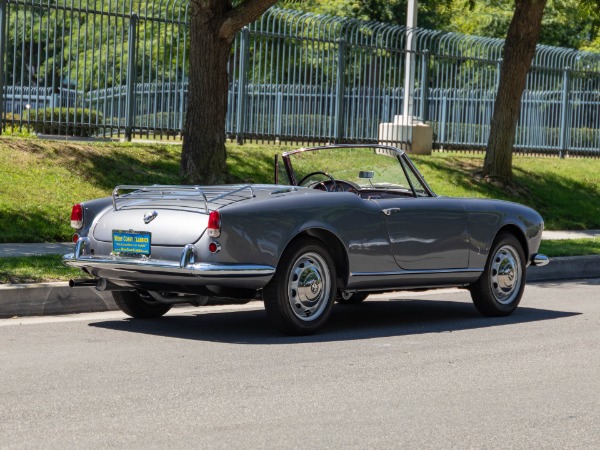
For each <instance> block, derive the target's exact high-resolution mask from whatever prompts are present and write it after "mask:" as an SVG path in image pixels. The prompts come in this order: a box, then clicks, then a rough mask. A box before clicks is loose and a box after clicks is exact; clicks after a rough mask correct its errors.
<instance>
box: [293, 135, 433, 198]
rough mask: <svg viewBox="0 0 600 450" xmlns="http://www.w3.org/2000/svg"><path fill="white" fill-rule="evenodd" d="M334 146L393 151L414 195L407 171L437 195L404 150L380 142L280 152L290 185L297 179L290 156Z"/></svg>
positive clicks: (430, 193) (336, 146)
mask: <svg viewBox="0 0 600 450" xmlns="http://www.w3.org/2000/svg"><path fill="white" fill-rule="evenodd" d="M336 148H370V149H382V150H387V151H391V152H393V153H395V155H396V158H397V159H398V164H400V167H401V168H402V170H403V171H404V173H405V175H406V177H407V179H408V181H409V183H410V184H411V189H412V191H413V194H414V195H415V197H416V196H417V195H416V192H415V188H414V186H413V185H412V181H411V180H410V177H409V176H408V174H407V171H408V172H410V173H411V174H412V175H413V176H414V177H415V178H417V179H418V180H419V182H420V183H421V184H422V186H423V187H424V188H425V191H426V193H427V195H428V196H429V197H437V195H436V194H435V192H433V190H432V189H431V188H430V187H429V185H428V184H427V182H426V181H425V178H424V177H423V175H421V173H420V172H419V170H418V169H417V168H416V167H415V165H414V164H413V162H412V161H411V160H410V158H409V157H408V155H407V154H406V152H405V151H404V150H402V149H399V148H397V147H392V146H389V145H381V144H337V145H322V146H317V147H303V148H299V149H296V150H292V151H289V152H284V153H282V154H281V158H282V160H283V164H284V168H285V171H286V174H287V176H288V179H289V181H290V182H291V184H292V186H298V179H297V177H296V174H295V172H294V168H293V165H292V158H291V157H292V156H294V155H296V154H298V153H303V152H313V151H326V150H331V149H336ZM379 189H380V190H385V188H379Z"/></svg>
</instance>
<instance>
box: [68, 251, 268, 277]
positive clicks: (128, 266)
mask: <svg viewBox="0 0 600 450" xmlns="http://www.w3.org/2000/svg"><path fill="white" fill-rule="evenodd" d="M182 259H183V257H182ZM63 263H64V264H66V265H67V266H72V267H91V268H95V269H106V270H123V271H135V272H143V273H146V274H151V273H174V274H180V275H187V276H196V277H205V278H220V277H240V278H246V277H262V276H268V275H273V274H274V273H275V268H274V267H271V266H263V265H254V264H211V263H193V262H190V263H189V264H186V265H185V266H184V267H181V265H180V264H181V261H179V262H172V261H161V260H146V261H144V260H138V259H131V258H118V257H115V258H114V259H112V258H102V257H97V256H83V257H79V258H76V257H75V254H74V253H70V254H67V255H65V256H63Z"/></svg>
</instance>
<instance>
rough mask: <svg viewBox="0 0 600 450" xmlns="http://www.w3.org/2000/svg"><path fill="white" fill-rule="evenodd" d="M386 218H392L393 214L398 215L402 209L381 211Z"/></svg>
mask: <svg viewBox="0 0 600 450" xmlns="http://www.w3.org/2000/svg"><path fill="white" fill-rule="evenodd" d="M381 211H382V212H383V213H384V214H385V215H386V216H391V215H392V214H396V213H399V212H400V208H387V209H382V210H381Z"/></svg>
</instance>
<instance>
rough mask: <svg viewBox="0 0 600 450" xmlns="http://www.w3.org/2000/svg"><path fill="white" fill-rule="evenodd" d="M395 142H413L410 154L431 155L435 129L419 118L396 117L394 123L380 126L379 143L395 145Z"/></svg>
mask: <svg viewBox="0 0 600 450" xmlns="http://www.w3.org/2000/svg"><path fill="white" fill-rule="evenodd" d="M395 142H411V144H412V145H411V150H410V153H414V154H417V155H431V149H432V148H433V128H432V127H431V125H429V124H428V123H425V122H422V121H420V120H419V119H417V118H413V119H412V120H406V119H405V118H404V116H394V121H393V122H386V123H380V124H379V143H380V144H382V145H386V144H388V145H393V143H395Z"/></svg>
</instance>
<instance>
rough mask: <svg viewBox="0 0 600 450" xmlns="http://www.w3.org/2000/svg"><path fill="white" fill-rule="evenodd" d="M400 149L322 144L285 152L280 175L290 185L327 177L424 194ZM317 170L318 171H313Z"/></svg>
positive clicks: (424, 189) (358, 184) (366, 185)
mask: <svg viewBox="0 0 600 450" xmlns="http://www.w3.org/2000/svg"><path fill="white" fill-rule="evenodd" d="M401 155H402V152H400V151H397V150H394V149H390V148H385V147H377V146H371V147H326V148H318V149H307V150H304V151H299V152H296V153H294V152H292V153H291V154H288V155H287V158H288V161H289V163H290V165H291V169H292V172H293V176H294V178H295V183H294V180H292V179H291V177H290V174H287V173H286V174H285V175H284V174H283V173H282V174H281V175H284V176H282V177H280V179H281V181H282V182H283V181H284V180H287V181H288V182H289V183H290V184H302V185H303V186H306V185H310V184H311V182H313V181H314V182H316V181H323V180H327V179H328V178H329V177H331V178H333V179H335V180H336V181H337V180H342V181H346V182H349V183H352V184H353V185H355V186H356V187H359V188H360V189H361V190H363V189H365V190H369V189H383V190H398V191H403V192H411V193H412V192H413V188H414V192H415V193H416V195H417V196H428V195H429V194H428V192H427V189H426V188H425V186H424V185H423V184H422V183H421V181H420V179H419V176H417V174H416V173H415V172H413V170H412V168H411V167H410V165H409V164H408V163H406V162H403V161H402V159H403V158H402V157H401ZM315 172H318V173H315Z"/></svg>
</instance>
